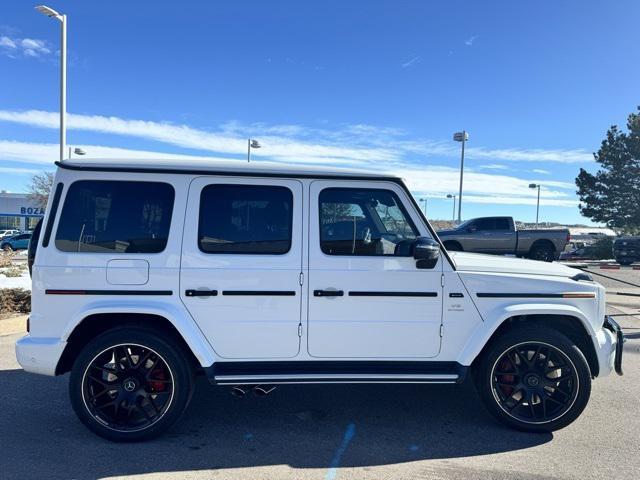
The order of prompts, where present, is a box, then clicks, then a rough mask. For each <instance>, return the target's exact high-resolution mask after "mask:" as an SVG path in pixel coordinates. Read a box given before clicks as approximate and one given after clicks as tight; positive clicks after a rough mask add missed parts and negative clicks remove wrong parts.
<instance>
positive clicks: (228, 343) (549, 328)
mask: <svg viewBox="0 0 640 480" xmlns="http://www.w3.org/2000/svg"><path fill="white" fill-rule="evenodd" d="M58 167H59V168H58V171H57V173H56V177H55V182H54V188H53V191H52V193H51V198H50V199H49V206H50V207H49V208H48V209H47V214H46V217H45V218H44V223H43V224H42V225H43V226H42V230H41V232H40V234H39V238H34V240H33V241H32V252H31V255H30V258H31V261H32V262H33V290H32V313H31V316H30V331H29V334H28V335H27V336H25V337H24V338H22V339H20V340H19V341H18V343H17V346H16V352H17V357H18V361H19V362H20V364H21V365H22V366H23V368H24V369H25V370H27V371H29V372H35V373H40V374H45V375H62V374H64V373H65V372H69V371H70V372H71V375H70V382H69V393H70V397H71V403H72V405H73V408H74V409H75V411H76V413H77V415H78V416H79V418H80V419H81V420H82V422H84V424H85V425H86V426H87V427H89V428H90V429H91V430H93V431H94V432H95V433H97V434H98V435H101V436H103V437H106V438H109V439H111V440H138V439H143V438H149V437H152V436H155V435H158V434H159V433H160V432H162V431H163V430H165V429H166V428H167V427H168V426H169V425H170V424H171V423H172V422H174V421H175V420H176V419H177V418H178V417H179V416H180V414H181V413H182V412H183V411H184V410H185V408H186V407H187V404H188V403H189V399H190V398H191V394H192V391H193V388H194V377H195V375H197V374H201V375H206V376H207V377H208V378H209V380H210V381H211V382H212V383H214V384H216V385H232V386H235V388H236V389H237V391H239V392H243V391H245V389H246V388H249V387H247V386H254V388H255V386H260V391H262V392H268V391H269V390H271V386H272V385H275V384H283V383H287V384H290V383H301V384H306V383H382V382H384V383H460V382H462V381H463V380H464V379H465V378H466V377H467V376H468V377H471V378H472V380H473V381H474V382H475V384H476V387H477V389H478V392H479V395H480V397H481V398H482V399H483V401H484V403H485V405H486V407H487V408H488V410H489V411H490V412H491V413H492V414H493V415H495V416H496V417H497V418H498V419H500V420H502V421H503V422H505V423H507V424H509V425H511V426H513V427H515V428H519V429H524V430H529V431H549V430H554V429H558V428H562V427H564V426H566V425H568V424H569V423H571V422H572V421H573V420H575V418H576V417H578V415H580V413H581V412H582V410H583V409H584V408H585V406H586V404H587V401H588V399H589V394H590V390H591V380H592V379H593V378H595V377H598V376H604V375H607V374H608V373H610V372H611V371H612V370H614V369H615V370H616V371H617V372H618V373H622V372H621V359H622V341H623V336H622V333H621V331H620V328H619V327H618V325H617V324H616V323H615V322H614V321H613V320H612V319H611V318H608V317H606V316H605V290H604V288H603V287H602V286H600V285H599V284H597V283H594V282H593V281H592V279H591V277H590V276H589V275H588V274H586V273H583V272H580V271H577V270H574V269H571V268H568V267H565V266H562V265H559V264H547V263H543V262H535V261H528V260H519V259H512V258H502V257H495V256H484V255H477V254H469V253H462V252H450V253H447V252H446V251H445V250H444V249H443V248H442V244H441V243H440V240H439V239H438V237H437V236H436V234H435V233H434V231H433V229H432V228H431V226H430V225H429V223H428V222H427V220H426V219H425V217H424V216H423V215H422V213H421V211H420V209H419V208H418V206H417V205H416V203H415V201H414V199H413V198H412V196H411V194H410V193H409V191H408V189H407V187H406V186H405V184H404V183H403V182H402V180H401V179H399V178H395V177H391V176H383V175H377V174H371V173H366V172H354V171H343V170H327V169H312V168H297V167H296V168H294V167H283V166H278V165H268V164H262V163H255V164H253V163H252V164H240V163H238V164H235V163H233V162H225V163H221V162H202V161H200V162H194V163H188V162H185V161H180V162H179V163H177V162H173V163H171V162H164V161H154V162H152V163H150V162H146V161H145V162H141V161H137V162H136V161H124V160H123V161H117V160H116V161H114V160H108V161H98V160H82V161H77V162H72V161H67V162H64V163H62V164H59V165H58ZM33 250H37V252H35V253H34V251H33ZM34 256H35V261H34V260H33V259H34Z"/></svg>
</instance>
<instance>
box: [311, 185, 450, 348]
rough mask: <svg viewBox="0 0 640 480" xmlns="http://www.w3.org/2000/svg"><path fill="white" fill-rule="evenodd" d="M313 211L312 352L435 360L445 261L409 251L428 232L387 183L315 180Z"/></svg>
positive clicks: (401, 194) (402, 193) (399, 190)
mask: <svg viewBox="0 0 640 480" xmlns="http://www.w3.org/2000/svg"><path fill="white" fill-rule="evenodd" d="M310 197H311V199H310V214H309V282H308V283H309V317H308V349H309V354H310V355H311V356H314V357H324V358H375V359H381V358H426V357H434V356H436V355H438V353H439V350H440V339H441V338H440V331H441V330H440V326H441V322H442V284H441V282H442V261H443V259H442V257H441V258H440V259H439V260H438V262H437V264H435V265H434V266H433V267H432V268H429V269H419V268H418V267H417V265H416V261H415V260H414V258H413V256H412V254H411V246H412V244H413V241H414V240H415V238H416V237H418V236H429V235H430V234H429V232H428V230H427V228H426V226H425V225H424V223H423V222H422V220H421V219H420V217H419V216H418V214H417V212H416V210H415V208H413V205H412V204H411V203H410V202H409V198H408V197H407V195H406V193H405V191H404V190H403V189H402V188H400V187H399V186H398V185H396V184H394V183H390V182H353V181H332V182H327V181H314V182H312V183H311V188H310Z"/></svg>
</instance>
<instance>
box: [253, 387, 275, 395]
mask: <svg viewBox="0 0 640 480" xmlns="http://www.w3.org/2000/svg"><path fill="white" fill-rule="evenodd" d="M275 389H276V387H275V386H274V385H256V386H255V387H253V393H254V395H256V396H258V397H265V396H267V395H269V394H270V393H271V392H273V391H274V390H275Z"/></svg>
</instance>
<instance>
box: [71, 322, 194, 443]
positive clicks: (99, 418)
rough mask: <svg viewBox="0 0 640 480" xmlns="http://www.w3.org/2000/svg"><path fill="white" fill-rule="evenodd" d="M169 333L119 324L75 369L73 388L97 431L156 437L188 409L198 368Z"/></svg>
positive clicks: (125, 437) (113, 436)
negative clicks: (189, 360) (167, 335)
mask: <svg viewBox="0 0 640 480" xmlns="http://www.w3.org/2000/svg"><path fill="white" fill-rule="evenodd" d="M186 358H187V355H185V352H183V351H182V350H181V348H180V347H179V346H178V345H177V344H176V343H175V342H174V341H173V340H172V339H171V338H169V337H166V336H164V335H161V334H158V333H156V332H154V331H152V330H147V329H142V328H137V327H119V328H116V329H113V330H110V331H107V332H106V333H104V334H102V335H100V336H99V337H97V338H95V339H94V340H92V341H91V342H89V344H87V346H86V347H85V348H84V349H83V350H82V351H81V352H80V354H79V355H78V358H77V359H76V361H75V362H74V365H73V368H72V369H71V377H70V381H69V394H70V397H71V403H72V406H73V409H74V410H75V412H76V414H77V415H78V417H79V418H80V420H81V421H82V423H84V424H85V425H86V426H87V427H88V428H89V429H90V430H91V431H93V432H94V433H96V434H98V435H100V436H101V437H104V438H107V439H109V440H113V441H136V440H144V439H148V438H152V437H155V436H157V435H159V434H160V433H162V432H163V431H164V430H166V429H167V428H168V427H169V426H170V425H171V424H173V422H175V421H176V420H177V419H178V417H180V415H181V414H182V412H183V411H184V410H185V409H186V407H187V405H188V403H189V400H190V399H191V395H192V392H193V385H194V378H193V377H194V375H193V368H192V367H191V365H190V364H189V362H188V361H187V360H186Z"/></svg>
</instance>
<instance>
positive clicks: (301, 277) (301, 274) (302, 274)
mask: <svg viewBox="0 0 640 480" xmlns="http://www.w3.org/2000/svg"><path fill="white" fill-rule="evenodd" d="M302 285H304V273H302V272H300V286H302Z"/></svg>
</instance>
